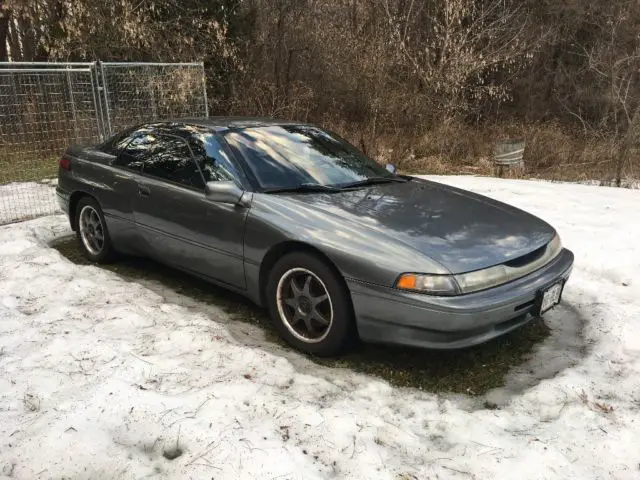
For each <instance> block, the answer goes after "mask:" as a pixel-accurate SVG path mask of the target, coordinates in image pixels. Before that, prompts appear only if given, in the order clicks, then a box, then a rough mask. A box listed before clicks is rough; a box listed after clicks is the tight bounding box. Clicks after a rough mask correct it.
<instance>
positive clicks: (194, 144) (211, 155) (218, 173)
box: [190, 133, 240, 183]
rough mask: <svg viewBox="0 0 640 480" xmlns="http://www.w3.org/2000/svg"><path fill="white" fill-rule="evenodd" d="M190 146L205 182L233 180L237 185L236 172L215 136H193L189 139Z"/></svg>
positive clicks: (237, 176) (206, 134)
mask: <svg viewBox="0 0 640 480" xmlns="http://www.w3.org/2000/svg"><path fill="white" fill-rule="evenodd" d="M190 146H191V150H193V156H194V158H195V160H196V162H197V164H198V166H199V167H200V170H201V171H202V174H203V175H204V179H205V181H206V182H222V181H228V180H233V181H236V183H239V181H240V180H239V175H238V172H237V170H236V168H235V166H234V165H233V162H232V161H231V159H230V158H229V156H228V155H227V152H225V151H224V149H223V148H222V145H221V144H220V140H219V139H218V137H217V136H216V135H214V134H212V133H199V134H195V135H193V136H192V137H191V139H190Z"/></svg>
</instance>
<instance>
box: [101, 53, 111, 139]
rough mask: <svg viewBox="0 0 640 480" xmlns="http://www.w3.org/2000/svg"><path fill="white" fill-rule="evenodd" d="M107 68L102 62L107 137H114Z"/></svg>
mask: <svg viewBox="0 0 640 480" xmlns="http://www.w3.org/2000/svg"><path fill="white" fill-rule="evenodd" d="M104 70H105V67H104V65H103V63H102V62H100V73H101V76H102V90H103V92H104V104H105V113H106V116H107V130H108V131H107V135H106V136H107V137H110V136H111V135H112V133H111V114H110V110H111V109H110V108H109V88H108V87H107V80H106V77H105V74H104Z"/></svg>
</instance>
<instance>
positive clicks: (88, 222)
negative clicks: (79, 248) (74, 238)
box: [78, 205, 104, 255]
mask: <svg viewBox="0 0 640 480" xmlns="http://www.w3.org/2000/svg"><path fill="white" fill-rule="evenodd" d="M78 228H79V229H80V238H81V239H82V244H83V245H84V246H85V248H86V249H87V251H88V252H89V253H90V254H91V255H99V254H100V252H102V249H103V248H104V225H102V221H101V220H100V215H99V214H98V212H97V211H96V209H95V208H93V207H92V206H91V205H85V206H84V207H82V210H81V211H80V218H79V221H78Z"/></svg>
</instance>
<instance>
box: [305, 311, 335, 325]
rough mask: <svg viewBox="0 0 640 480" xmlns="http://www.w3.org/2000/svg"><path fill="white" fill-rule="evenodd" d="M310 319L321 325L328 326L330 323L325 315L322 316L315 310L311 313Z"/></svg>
mask: <svg viewBox="0 0 640 480" xmlns="http://www.w3.org/2000/svg"><path fill="white" fill-rule="evenodd" d="M310 317H311V319H312V320H315V321H316V322H318V323H319V324H320V325H324V326H327V325H329V323H330V322H329V320H328V319H326V318H325V317H324V315H322V314H321V313H320V312H318V311H317V310H315V309H314V310H313V312H311V315H310Z"/></svg>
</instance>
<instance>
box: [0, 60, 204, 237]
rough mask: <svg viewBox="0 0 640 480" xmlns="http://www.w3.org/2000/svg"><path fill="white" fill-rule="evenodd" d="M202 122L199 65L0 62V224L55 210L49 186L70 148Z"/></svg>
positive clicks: (202, 91)
mask: <svg viewBox="0 0 640 480" xmlns="http://www.w3.org/2000/svg"><path fill="white" fill-rule="evenodd" d="M203 116H204V117H206V116H207V96H206V83H205V76H204V66H203V64H202V63H100V62H92V63H43V62H31V63H10V62H9V63H7V62H4V63H0V225H1V224H4V223H9V222H13V221H18V220H24V219H27V218H33V217H37V216H41V215H48V214H51V213H54V212H56V211H57V205H56V201H55V195H54V190H53V188H51V183H52V180H53V179H55V177H56V175H57V168H58V166H57V160H58V159H59V157H60V155H61V153H62V152H63V151H64V150H65V149H66V148H67V147H68V146H69V145H70V144H73V143H81V144H82V143H85V144H91V143H96V142H98V141H99V140H101V139H103V138H105V137H107V136H109V135H111V134H112V133H115V132H117V131H119V130H121V129H123V128H125V127H127V126H130V125H133V124H135V123H140V122H145V121H149V120H160V119H169V118H180V117H203Z"/></svg>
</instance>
